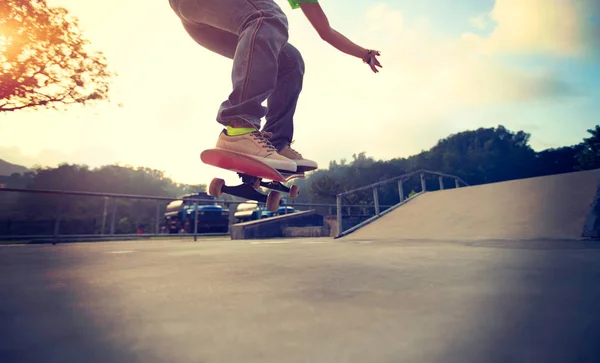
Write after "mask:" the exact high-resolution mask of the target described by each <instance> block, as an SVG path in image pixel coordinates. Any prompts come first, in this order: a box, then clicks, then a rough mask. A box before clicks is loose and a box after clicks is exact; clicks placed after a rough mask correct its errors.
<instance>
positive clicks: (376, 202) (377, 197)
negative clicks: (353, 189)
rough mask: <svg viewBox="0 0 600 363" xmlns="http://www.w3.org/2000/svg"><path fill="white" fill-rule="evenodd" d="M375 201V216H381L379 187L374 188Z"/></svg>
mask: <svg viewBox="0 0 600 363" xmlns="http://www.w3.org/2000/svg"><path fill="white" fill-rule="evenodd" d="M373 200H374V201H375V215H376V216H378V215H379V194H378V193H377V187H375V188H373Z"/></svg>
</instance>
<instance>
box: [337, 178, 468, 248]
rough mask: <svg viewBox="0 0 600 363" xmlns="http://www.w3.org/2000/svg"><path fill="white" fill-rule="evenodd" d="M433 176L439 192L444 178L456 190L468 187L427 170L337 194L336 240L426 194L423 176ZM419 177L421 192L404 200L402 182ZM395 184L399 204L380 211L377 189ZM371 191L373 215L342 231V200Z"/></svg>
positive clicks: (455, 179) (458, 180) (461, 181)
mask: <svg viewBox="0 0 600 363" xmlns="http://www.w3.org/2000/svg"><path fill="white" fill-rule="evenodd" d="M426 174H428V175H433V176H437V177H438V181H439V186H440V190H444V178H449V179H453V180H454V185H455V187H456V188H460V185H461V183H462V184H464V185H465V186H469V184H467V183H466V182H465V181H464V180H462V179H461V178H460V177H457V176H454V175H449V174H444V173H438V172H435V171H429V170H424V169H422V170H417V171H414V172H412V173H407V174H403V175H400V176H397V177H394V178H391V179H386V180H383V181H380V182H377V183H373V184H369V185H366V186H364V187H360V188H356V189H352V190H348V191H346V192H343V193H339V194H338V195H337V197H336V205H337V225H338V233H337V236H336V238H340V237H343V236H345V235H348V234H350V233H352V232H354V231H356V230H357V229H359V228H362V227H364V226H366V225H367V224H369V223H371V222H373V221H374V220H376V219H378V218H381V217H382V216H384V215H386V214H388V213H389V212H391V211H393V210H395V209H397V208H398V207H400V206H402V205H404V204H405V203H407V202H408V201H410V200H412V199H414V198H416V197H417V196H419V195H421V194H423V193H426V192H427V185H426V182H425V175H426ZM416 175H419V177H420V179H421V191H420V192H418V193H415V194H413V195H412V196H409V198H405V197H404V182H405V181H407V180H409V179H411V178H413V177H414V176H416ZM394 182H397V183H398V195H399V199H400V202H399V203H398V204H395V205H393V206H391V207H390V208H387V209H386V210H385V211H381V209H382V208H381V207H382V206H380V205H379V191H378V188H380V187H382V186H384V185H387V184H390V183H394ZM369 189H371V190H372V191H373V205H374V208H375V215H374V216H373V217H371V218H369V219H367V220H365V221H363V222H361V223H358V224H357V225H355V226H353V227H350V228H348V229H344V228H343V218H342V213H341V212H342V206H343V198H344V197H345V196H347V195H351V194H355V193H357V192H361V191H365V190H369Z"/></svg>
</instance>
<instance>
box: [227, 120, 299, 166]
mask: <svg viewBox="0 0 600 363" xmlns="http://www.w3.org/2000/svg"><path fill="white" fill-rule="evenodd" d="M268 137H269V136H268V135H267V133H265V132H260V131H254V132H252V133H249V134H244V135H239V136H229V135H227V131H226V130H223V132H221V134H220V135H219V140H218V141H217V148H220V149H225V150H231V151H237V152H239V153H242V154H246V155H249V156H252V157H254V158H256V159H258V160H260V161H262V162H263V163H265V164H267V165H269V166H271V167H272V168H275V169H277V170H283V171H286V172H295V171H296V163H295V162H293V161H292V160H290V159H288V158H286V157H285V156H282V155H279V154H278V153H277V149H275V147H273V145H272V144H271V143H270V142H269V139H268Z"/></svg>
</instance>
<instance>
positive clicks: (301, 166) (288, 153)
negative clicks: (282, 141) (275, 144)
mask: <svg viewBox="0 0 600 363" xmlns="http://www.w3.org/2000/svg"><path fill="white" fill-rule="evenodd" d="M279 155H283V156H285V157H286V158H288V159H290V160H293V161H294V162H295V163H296V165H298V168H297V171H299V172H305V171H309V170H315V169H317V168H318V167H319V166H318V165H317V163H316V162H315V161H312V160H308V159H305V158H303V157H302V154H300V153H299V152H297V151H296V150H294V149H292V148H291V147H290V146H289V145H288V146H286V147H284V148H283V149H281V150H280V151H279Z"/></svg>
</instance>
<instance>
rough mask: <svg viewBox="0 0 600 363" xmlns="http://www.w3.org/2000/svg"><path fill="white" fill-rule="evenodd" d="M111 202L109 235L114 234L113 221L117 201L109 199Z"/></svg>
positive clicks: (115, 214) (115, 215)
mask: <svg viewBox="0 0 600 363" xmlns="http://www.w3.org/2000/svg"><path fill="white" fill-rule="evenodd" d="M110 202H111V208H110V209H111V210H110V213H111V216H110V234H111V235H114V234H115V219H116V217H117V200H116V199H115V198H110Z"/></svg>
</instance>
